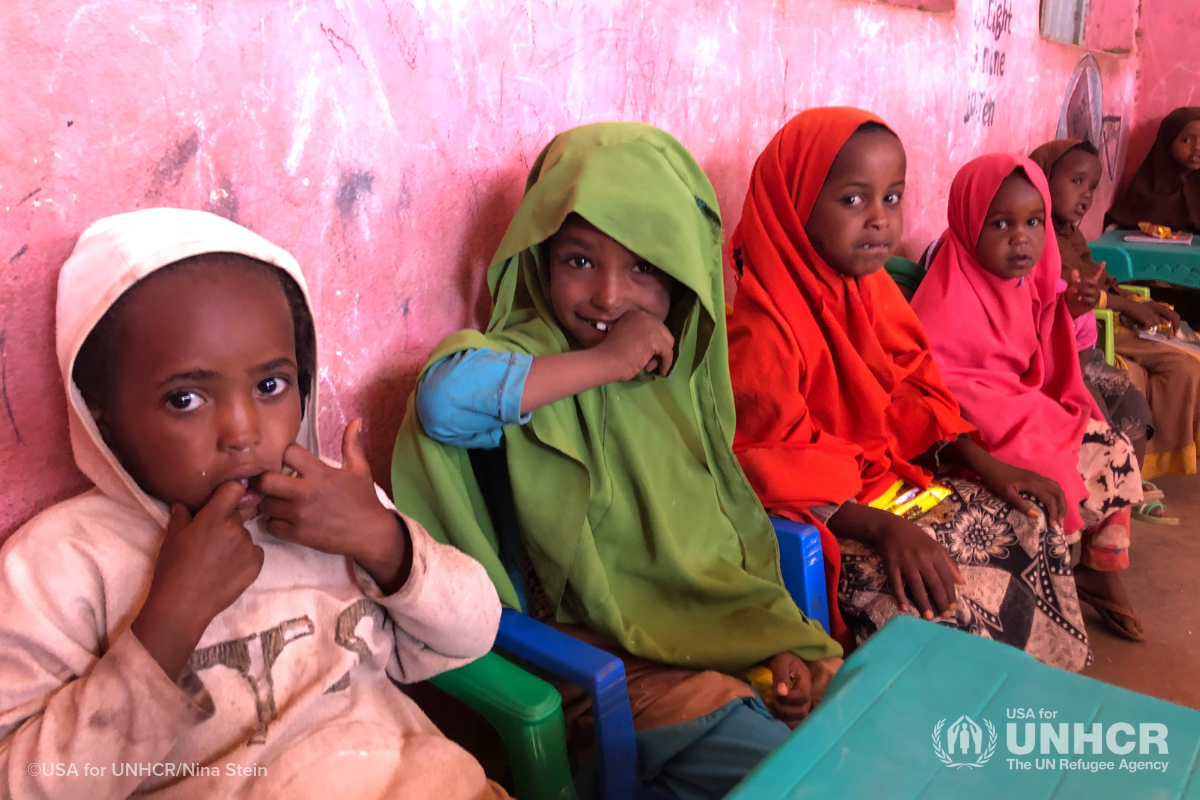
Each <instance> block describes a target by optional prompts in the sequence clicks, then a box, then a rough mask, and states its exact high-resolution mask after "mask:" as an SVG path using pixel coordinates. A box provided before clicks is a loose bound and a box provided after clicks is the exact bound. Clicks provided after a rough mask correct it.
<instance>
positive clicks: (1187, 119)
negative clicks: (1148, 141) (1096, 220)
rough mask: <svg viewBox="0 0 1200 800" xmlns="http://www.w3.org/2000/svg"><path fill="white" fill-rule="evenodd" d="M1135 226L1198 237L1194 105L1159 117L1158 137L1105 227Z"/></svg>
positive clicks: (1199, 131)
mask: <svg viewBox="0 0 1200 800" xmlns="http://www.w3.org/2000/svg"><path fill="white" fill-rule="evenodd" d="M1139 222H1151V223H1153V224H1155V225H1166V226H1167V227H1168V228H1172V229H1175V230H1183V231H1191V232H1192V233H1200V106H1185V107H1183V108H1177V109H1175V110H1174V111H1172V112H1171V113H1170V114H1167V116H1166V117H1164V118H1163V121H1162V123H1161V124H1160V125H1159V126H1158V136H1157V137H1155V139H1154V145H1153V146H1152V147H1151V148H1150V152H1149V154H1147V155H1146V158H1145V160H1144V161H1142V165H1141V166H1140V167H1138V170H1137V172H1135V173H1134V175H1133V180H1131V181H1130V182H1129V186H1128V187H1126V189H1125V193H1124V194H1123V195H1121V196H1120V197H1118V198H1117V199H1116V200H1115V201H1114V202H1113V205H1112V208H1110V209H1109V211H1108V214H1106V215H1105V217H1104V224H1105V226H1108V225H1116V226H1118V227H1120V228H1129V229H1136V228H1137V226H1138V223H1139Z"/></svg>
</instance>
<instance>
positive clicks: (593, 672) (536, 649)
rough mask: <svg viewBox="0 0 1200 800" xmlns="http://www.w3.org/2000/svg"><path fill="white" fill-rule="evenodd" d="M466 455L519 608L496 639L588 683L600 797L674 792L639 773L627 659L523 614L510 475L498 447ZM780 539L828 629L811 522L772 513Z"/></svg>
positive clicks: (812, 612)
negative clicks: (645, 780)
mask: <svg viewBox="0 0 1200 800" xmlns="http://www.w3.org/2000/svg"><path fill="white" fill-rule="evenodd" d="M471 462H472V466H473V467H474V470H475V477H476V480H477V481H478V483H479V486H480V489H481V490H482V492H483V495H484V499H485V501H486V503H487V506H488V513H489V515H490V516H491V518H492V524H493V527H494V528H495V530H496V534H497V537H498V539H499V544H500V557H501V561H502V563H503V564H504V566H505V570H506V571H507V572H508V574H509V577H510V579H511V580H512V583H513V587H514V588H515V589H516V591H517V596H518V599H519V600H520V603H521V611H515V610H513V609H505V610H504V612H503V613H502V615H501V617H500V630H499V632H498V633H497V635H496V647H498V648H500V649H501V650H503V651H505V652H507V653H510V654H512V655H513V656H515V657H517V658H518V659H520V660H522V661H524V662H525V663H527V664H528V665H530V666H532V667H535V668H537V669H538V670H542V671H543V672H545V673H548V674H550V675H553V676H554V677H555V678H558V679H559V680H564V681H567V682H569V683H571V684H573V685H575V686H578V687H580V688H581V689H584V690H585V691H587V693H588V695H589V696H590V697H591V700H592V710H593V717H594V719H595V725H596V730H595V733H596V756H595V757H596V759H597V762H598V763H597V767H598V770H597V772H598V775H599V781H600V797H602V798H603V800H634V798H638V799H639V800H649V799H650V798H672V797H674V794H673V793H672V792H670V791H669V790H667V789H666V787H664V786H662V785H659V784H650V785H643V784H642V783H641V781H640V780H639V779H638V761H637V743H636V741H635V739H634V731H633V714H632V711H631V710H630V705H629V690H628V688H627V686H626V684H625V665H624V664H623V663H621V660H620V659H619V658H617V657H616V656H614V655H612V654H610V653H607V652H605V651H604V650H601V649H599V648H597V647H592V646H591V645H589V644H585V643H584V642H581V641H579V640H578V639H575V638H574V637H572V636H570V635H568V634H565V633H563V632H561V631H559V630H556V629H555V628H552V627H550V626H549V625H545V624H543V623H541V622H538V621H537V620H534V619H532V618H531V617H528V616H526V615H525V613H524V612H526V611H527V610H528V596H527V594H526V591H525V578H524V575H523V574H522V572H521V570H520V568H519V567H518V565H519V563H520V553H521V547H522V545H521V543H520V534H519V527H518V525H517V516H516V509H515V507H514V505H513V500H512V490H511V486H510V484H509V479H508V462H507V459H506V456H505V452H504V448H503V446H501V448H499V449H497V450H473V451H471ZM771 522H772V524H773V525H774V527H775V533H776V536H777V537H778V540H779V557H780V567H781V570H782V573H783V576H784V586H785V587H786V588H787V590H788V592H789V593H790V594H791V596H792V598H793V600H795V602H796V605H797V606H799V607H800V610H801V611H802V612H803V613H804V614H805V616H807V617H808V618H809V619H812V620H814V621H816V622H818V623H820V624H821V626H822V627H823V628H824V629H825V630H827V631H828V630H829V602H828V599H827V596H826V593H825V565H824V560H823V556H822V554H821V539H820V534H819V533H818V531H817V529H816V528H814V527H812V526H811V525H804V524H801V523H798V522H792V521H791V520H785V519H778V518H774V517H773V518H772V519H771Z"/></svg>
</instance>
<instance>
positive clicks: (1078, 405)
mask: <svg viewBox="0 0 1200 800" xmlns="http://www.w3.org/2000/svg"><path fill="white" fill-rule="evenodd" d="M1048 208H1050V189H1049V187H1048V186H1047V185H1046V179H1045V177H1044V176H1043V174H1042V171H1041V170H1040V169H1038V167H1037V165H1036V164H1034V163H1033V162H1032V161H1030V160H1029V159H1027V158H1023V157H1021V156H1016V155H1009V154H1003V153H997V154H991V155H986V156H982V157H980V158H977V159H975V160H974V161H972V162H970V163H968V164H967V165H966V166H964V167H963V168H962V169H961V170H959V172H958V175H956V176H955V178H954V183H953V184H952V185H951V187H950V201H949V210H948V219H949V228H948V229H947V231H946V233H944V234H943V235H942V237H941V240H940V244H939V248H938V250H937V252H936V254H935V255H934V256H933V261H932V263H931V264H930V267H929V274H928V275H927V276H926V278H925V280H924V281H923V282H922V283H921V288H920V289H918V290H917V293H916V295H914V296H913V302H912V305H913V310H914V311H916V313H917V316H918V317H920V319H921V322H922V323H923V324H924V325H925V329H926V330H927V331H928V333H929V341H930V344H931V345H932V348H933V354H934V357H935V358H936V359H937V363H938V366H939V367H940V368H941V370H942V374H943V375H944V376H945V377H946V384H947V385H948V386H949V387H950V390H951V391H952V392H954V396H955V397H957V398H958V401H959V403H960V404H961V405H962V409H963V414H964V416H966V418H967V419H969V420H970V421H971V422H972V423H974V424H975V425H976V427H977V428H978V429H979V436H980V438H981V439H982V441H983V444H984V446H985V447H987V448H988V449H989V450H990V451H991V452H992V454H993V455H995V456H996V457H997V458H1002V459H1004V460H1006V461H1009V462H1011V463H1014V464H1017V465H1019V466H1023V467H1026V468H1028V469H1037V470H1039V471H1042V472H1044V473H1045V474H1046V475H1048V476H1049V477H1051V478H1053V479H1054V480H1055V481H1057V482H1058V484H1059V485H1060V486H1061V487H1062V489H1063V492H1064V493H1065V494H1066V499H1067V506H1066V533H1067V534H1068V537H1067V541H1068V543H1071V544H1073V543H1074V542H1077V541H1080V537H1081V531H1082V556H1081V559H1080V562H1079V563H1078V565H1077V566H1076V567H1075V582H1076V585H1077V587H1078V591H1079V599H1080V600H1082V601H1084V602H1087V603H1089V604H1090V605H1092V606H1093V607H1094V608H1095V609H1096V611H1097V612H1098V613H1099V614H1100V616H1101V618H1102V619H1103V620H1104V621H1105V623H1106V624H1107V625H1108V626H1109V627H1111V628H1113V630H1115V631H1116V632H1118V633H1120V634H1121V635H1123V636H1125V637H1127V638H1130V639H1134V640H1137V641H1141V640H1143V639H1144V638H1145V636H1144V633H1143V632H1142V627H1141V621H1140V620H1139V619H1138V616H1137V613H1136V612H1135V611H1134V610H1133V608H1132V607H1131V606H1130V603H1129V598H1128V596H1127V595H1126V594H1125V589H1124V587H1123V585H1122V584H1121V580H1120V574H1119V571H1120V570H1123V569H1125V568H1127V567H1128V566H1129V507H1130V505H1131V504H1133V503H1137V502H1140V501H1141V499H1142V485H1141V476H1140V473H1139V472H1138V466H1137V460H1136V458H1135V457H1134V453H1133V446H1132V445H1131V444H1130V442H1129V439H1128V438H1127V437H1126V436H1125V435H1124V434H1121V433H1119V432H1117V431H1115V430H1113V429H1112V428H1110V427H1109V426H1108V425H1107V424H1106V423H1105V422H1104V419H1103V415H1102V414H1101V413H1100V410H1099V408H1097V406H1096V403H1095V401H1094V400H1093V399H1092V396H1091V394H1090V393H1089V392H1088V390H1087V387H1086V386H1084V384H1083V379H1082V377H1081V375H1080V371H1079V357H1078V348H1077V345H1076V341H1075V329H1074V326H1073V324H1072V321H1071V317H1070V314H1069V312H1068V311H1067V306H1066V303H1065V302H1062V301H1060V297H1061V295H1060V294H1059V291H1058V288H1059V286H1058V285H1059V283H1060V280H1061V279H1060V274H1061V272H1062V268H1061V263H1060V259H1059V254H1058V242H1057V241H1056V240H1055V239H1054V238H1053V237H1047V235H1046V218H1047V216H1048V214H1047V209H1048Z"/></svg>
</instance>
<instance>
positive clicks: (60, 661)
mask: <svg viewBox="0 0 1200 800" xmlns="http://www.w3.org/2000/svg"><path fill="white" fill-rule="evenodd" d="M12 544H14V545H16V546H14V547H6V548H5V551H4V553H3V555H2V556H0V798H21V800H25V798H62V797H87V798H89V799H90V798H95V799H96V800H102V799H104V798H124V797H127V796H129V795H130V794H131V793H132V792H133V791H134V789H135V788H136V787H137V786H138V784H140V783H141V782H143V781H144V780H146V777H147V776H145V775H141V776H139V775H137V774H135V775H132V776H129V775H121V776H115V775H113V772H114V770H113V767H112V765H113V764H114V763H117V764H124V763H131V764H156V763H159V762H162V761H163V760H164V759H165V758H166V756H167V754H168V753H169V752H170V750H171V748H172V747H173V746H174V745H175V743H176V741H178V739H179V738H180V737H181V736H183V734H184V733H185V732H187V731H188V730H189V729H191V728H192V727H193V726H195V725H197V724H199V723H201V722H202V721H204V720H205V719H207V718H208V717H209V716H211V714H212V711H213V709H212V701H211V698H209V696H208V694H207V692H205V691H204V688H203V686H202V685H201V684H200V682H199V681H198V680H196V678H195V675H194V673H191V672H190V671H188V672H187V673H185V675H184V677H183V678H181V680H180V681H179V683H178V684H176V683H173V682H172V681H171V679H170V678H168V677H167V675H166V673H164V672H163V671H162V669H161V668H160V667H159V665H158V663H157V662H156V661H155V660H154V659H153V658H152V657H151V656H150V654H149V653H148V652H147V651H146V649H145V648H144V647H143V646H142V644H141V643H140V642H139V641H138V639H137V637H136V636H134V635H133V634H132V633H131V632H129V631H128V630H127V629H125V630H124V631H118V632H115V633H114V634H113V636H112V638H113V641H112V643H111V646H109V644H108V642H107V640H108V638H109V634H108V632H107V631H106V630H105V626H104V621H105V615H106V611H105V590H106V587H105V586H104V584H103V582H102V580H101V579H100V573H99V570H98V569H97V567H96V565H95V564H94V563H89V560H90V559H89V557H88V554H87V553H86V552H83V551H82V550H81V549H79V548H76V547H72V546H70V544H69V543H64V542H61V541H59V542H55V541H53V540H51V541H46V540H45V539H42V540H40V541H36V542H30V541H29V539H28V538H26V539H25V541H22V542H19V543H12ZM50 565H53V569H50V568H49V567H50Z"/></svg>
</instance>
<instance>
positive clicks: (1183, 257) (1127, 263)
mask: <svg viewBox="0 0 1200 800" xmlns="http://www.w3.org/2000/svg"><path fill="white" fill-rule="evenodd" d="M1127 233H1132V231H1122V230H1111V231H1109V232H1108V233H1106V234H1104V235H1103V236H1101V237H1100V238H1099V239H1096V240H1095V241H1093V242H1089V243H1088V247H1089V248H1091V251H1092V258H1094V259H1095V260H1096V261H1105V262H1107V269H1108V274H1109V275H1112V276H1113V277H1114V278H1116V279H1117V281H1118V282H1124V281H1129V280H1138V281H1149V280H1158V281H1166V282H1167V283H1174V284H1176V285H1179V286H1191V287H1193V288H1197V289H1200V236H1197V237H1195V238H1194V239H1193V240H1192V244H1190V245H1183V244H1135V243H1133V242H1127V241H1125V234H1127Z"/></svg>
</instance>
